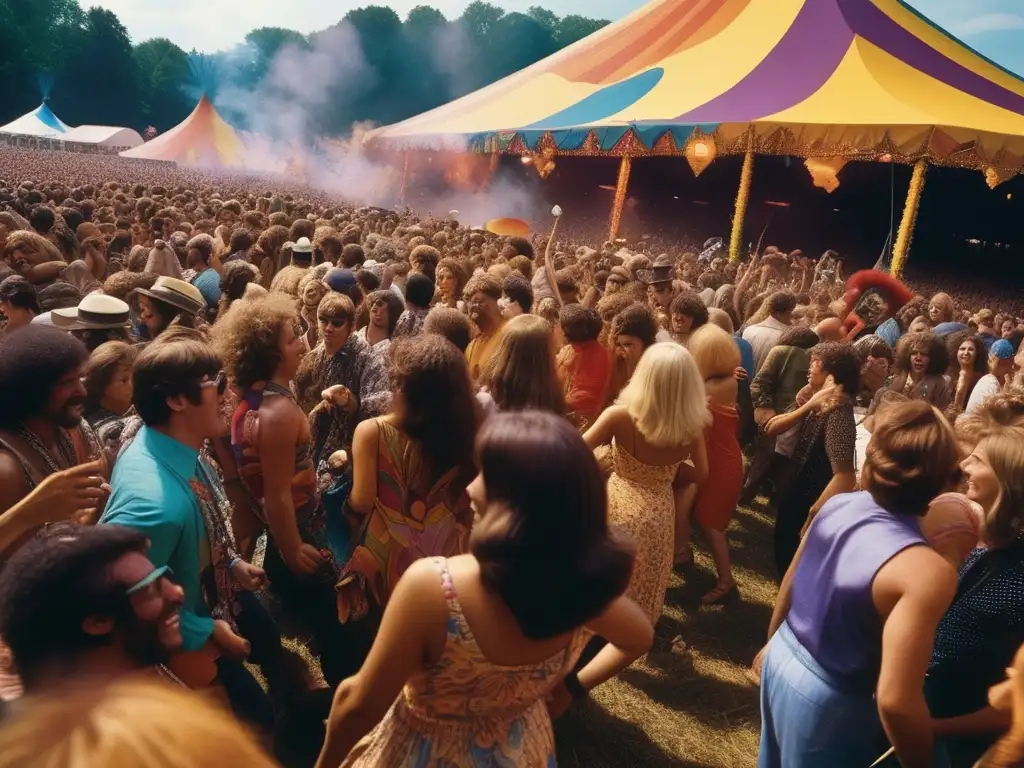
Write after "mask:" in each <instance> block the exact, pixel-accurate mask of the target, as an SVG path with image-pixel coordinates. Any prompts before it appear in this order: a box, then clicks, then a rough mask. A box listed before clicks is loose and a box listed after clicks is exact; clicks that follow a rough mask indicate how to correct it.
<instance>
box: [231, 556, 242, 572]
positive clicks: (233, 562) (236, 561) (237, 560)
mask: <svg viewBox="0 0 1024 768" xmlns="http://www.w3.org/2000/svg"><path fill="white" fill-rule="evenodd" d="M240 562H242V558H240V557H233V558H231V562H230V563H228V570H229V571H230V570H231V569H232V568H234V567H235V566H236V565H238V564H239V563H240Z"/></svg>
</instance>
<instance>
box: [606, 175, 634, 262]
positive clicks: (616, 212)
mask: <svg viewBox="0 0 1024 768" xmlns="http://www.w3.org/2000/svg"><path fill="white" fill-rule="evenodd" d="M632 167H633V159H632V158H631V157H630V156H629V155H623V156H622V162H621V163H620V164H619V181H618V183H617V184H616V185H615V201H614V202H613V203H612V221H611V226H610V227H609V230H608V239H609V240H610V241H611V242H613V243H614V242H615V238H616V237H617V236H618V234H619V224H620V223H621V222H622V206H623V205H624V204H625V202H626V188H627V187H628V186H629V172H630V170H631V169H632Z"/></svg>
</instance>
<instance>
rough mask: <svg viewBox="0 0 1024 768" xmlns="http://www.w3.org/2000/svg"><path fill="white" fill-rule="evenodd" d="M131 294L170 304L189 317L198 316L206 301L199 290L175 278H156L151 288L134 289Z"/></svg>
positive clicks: (204, 307)
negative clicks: (138, 294)
mask: <svg viewBox="0 0 1024 768" xmlns="http://www.w3.org/2000/svg"><path fill="white" fill-rule="evenodd" d="M132 293H133V294H136V293H141V294H142V295H143V296H149V298H151V299H156V300H157V301H162V302H163V303H164V304H170V305H171V306H172V307H175V308H176V309H180V310H181V311H182V312H185V313H186V314H189V315H198V314H199V313H200V312H202V311H203V310H204V309H206V301H205V300H204V299H203V294H201V293H200V292H199V289H198V288H196V287H195V286H194V285H192V284H191V283H186V282H185V281H184V280H178V279H177V278H175V277H158V278H157V280H156V282H155V283H153V287H152V288H148V289H147V288H136V289H135V290H134V291H132Z"/></svg>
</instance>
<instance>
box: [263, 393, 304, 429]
mask: <svg viewBox="0 0 1024 768" xmlns="http://www.w3.org/2000/svg"><path fill="white" fill-rule="evenodd" d="M305 419H306V416H305V414H303V413H302V409H301V408H299V407H298V406H297V405H296V404H295V403H294V402H292V400H291V399H290V398H287V397H268V398H266V399H265V400H264V401H263V402H262V403H261V404H260V424H261V425H270V426H276V427H286V426H287V425H289V424H291V425H295V424H298V423H299V422H301V421H305Z"/></svg>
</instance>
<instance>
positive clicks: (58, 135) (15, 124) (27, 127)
mask: <svg viewBox="0 0 1024 768" xmlns="http://www.w3.org/2000/svg"><path fill="white" fill-rule="evenodd" d="M70 130H71V128H70V127H69V126H67V125H65V124H64V123H63V122H61V119H60V118H59V117H57V116H56V115H55V114H53V110H52V109H50V107H49V106H48V105H47V104H46V102H43V103H42V104H40V105H39V106H38V107H37V108H36V109H34V110H32V111H31V112H29V113H28V114H26V115H22V116H21V117H19V118H18V119H17V120H13V121H11V122H10V123H8V124H7V125H4V126H0V133H8V134H15V135H18V136H34V137H36V138H39V139H62V138H64V135H65V134H66V133H67V132H68V131H70Z"/></svg>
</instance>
